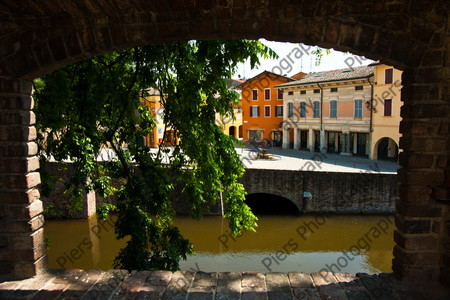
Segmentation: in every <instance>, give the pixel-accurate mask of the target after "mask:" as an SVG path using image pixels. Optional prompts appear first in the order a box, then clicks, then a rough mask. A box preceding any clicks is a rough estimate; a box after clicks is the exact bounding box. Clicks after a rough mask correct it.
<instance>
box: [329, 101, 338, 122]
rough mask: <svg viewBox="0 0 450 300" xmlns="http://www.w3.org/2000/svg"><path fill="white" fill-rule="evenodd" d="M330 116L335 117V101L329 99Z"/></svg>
mask: <svg viewBox="0 0 450 300" xmlns="http://www.w3.org/2000/svg"><path fill="white" fill-rule="evenodd" d="M330 118H337V101H336V100H331V101H330Z"/></svg>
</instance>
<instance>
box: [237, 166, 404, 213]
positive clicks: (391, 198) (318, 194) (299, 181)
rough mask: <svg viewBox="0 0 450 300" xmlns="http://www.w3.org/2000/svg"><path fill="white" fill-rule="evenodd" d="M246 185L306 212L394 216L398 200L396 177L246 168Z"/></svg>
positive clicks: (248, 188) (254, 191)
mask: <svg viewBox="0 0 450 300" xmlns="http://www.w3.org/2000/svg"><path fill="white" fill-rule="evenodd" d="M242 183H243V184H244V187H245V190H246V191H247V193H248V194H257V193H264V194H272V195H276V196H280V197H284V198H286V199H289V200H290V201H291V202H293V203H294V204H295V205H296V206H297V208H298V211H299V212H304V213H308V212H336V213H393V212H395V202H396V201H397V200H398V186H397V185H398V183H397V175H396V174H367V173H337V172H308V171H288V170H268V169H246V172H245V175H244V177H243V179H242ZM305 192H307V193H310V194H311V198H308V197H304V193H305ZM273 205H276V203H274V204H273Z"/></svg>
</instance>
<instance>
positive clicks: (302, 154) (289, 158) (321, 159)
mask: <svg viewBox="0 0 450 300" xmlns="http://www.w3.org/2000/svg"><path fill="white" fill-rule="evenodd" d="M151 151H152V152H153V153H156V152H157V151H158V150H157V149H156V148H152V149H151ZM236 152H237V153H238V154H239V155H241V161H242V163H243V164H244V167H245V168H249V169H274V170H303V171H317V172H349V173H361V172H363V173H391V174H392V173H397V169H398V168H399V167H400V166H399V164H398V163H397V162H395V161H388V160H376V161H374V160H370V159H368V158H366V157H359V156H342V155H339V154H331V153H319V152H309V151H305V150H293V149H281V148H268V154H269V158H270V159H259V158H257V152H256V149H255V148H251V146H249V147H248V148H240V147H237V148H236ZM167 155H169V156H170V153H168V154H167ZM113 158H115V155H114V152H113V151H112V150H110V149H103V150H102V151H101V153H100V155H99V157H98V160H100V161H108V160H111V159H113Z"/></svg>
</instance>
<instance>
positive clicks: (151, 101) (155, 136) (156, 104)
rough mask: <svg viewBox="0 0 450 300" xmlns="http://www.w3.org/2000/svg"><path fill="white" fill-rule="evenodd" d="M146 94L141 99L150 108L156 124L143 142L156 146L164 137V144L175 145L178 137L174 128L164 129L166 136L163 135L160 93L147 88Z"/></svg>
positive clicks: (162, 110)
mask: <svg viewBox="0 0 450 300" xmlns="http://www.w3.org/2000/svg"><path fill="white" fill-rule="evenodd" d="M147 94H148V95H147V96H146V97H145V98H144V99H143V100H142V102H143V103H144V104H145V105H147V106H148V107H149V108H150V112H151V115H152V117H154V118H156V119H155V123H156V126H155V128H153V131H152V132H151V133H150V134H149V135H148V136H147V137H146V138H145V140H144V144H145V145H146V146H148V147H158V146H159V144H160V143H161V142H162V141H163V139H164V141H165V144H166V145H168V146H171V145H176V144H177V143H178V137H177V135H176V132H175V131H174V130H171V129H170V128H169V129H168V130H167V131H166V137H164V120H163V116H164V108H162V107H161V95H160V93H159V91H158V90H155V89H153V88H150V89H148V90H147Z"/></svg>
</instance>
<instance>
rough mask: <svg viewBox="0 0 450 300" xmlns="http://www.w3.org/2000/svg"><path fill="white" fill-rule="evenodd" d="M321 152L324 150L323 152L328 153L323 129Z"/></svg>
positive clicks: (321, 133) (321, 132)
mask: <svg viewBox="0 0 450 300" xmlns="http://www.w3.org/2000/svg"><path fill="white" fill-rule="evenodd" d="M320 152H322V153H326V152H327V144H326V138H325V130H323V129H322V130H321V131H320Z"/></svg>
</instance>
